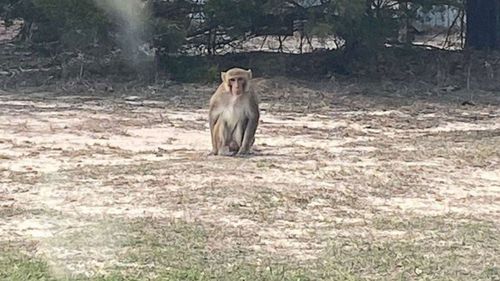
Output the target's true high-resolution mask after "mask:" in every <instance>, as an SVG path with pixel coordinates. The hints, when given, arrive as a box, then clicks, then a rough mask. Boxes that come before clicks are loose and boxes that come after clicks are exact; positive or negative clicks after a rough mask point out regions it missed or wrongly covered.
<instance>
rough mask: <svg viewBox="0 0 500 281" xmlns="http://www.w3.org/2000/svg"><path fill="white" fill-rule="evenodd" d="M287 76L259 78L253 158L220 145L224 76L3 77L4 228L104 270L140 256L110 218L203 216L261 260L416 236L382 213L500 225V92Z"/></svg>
mask: <svg viewBox="0 0 500 281" xmlns="http://www.w3.org/2000/svg"><path fill="white" fill-rule="evenodd" d="M286 83H287V82H286V80H284V79H273V80H265V79H260V80H257V81H256V85H257V91H258V92H259V93H260V95H261V99H262V121H261V124H260V127H259V129H258V132H257V140H256V147H255V153H254V154H253V155H252V156H251V157H248V158H228V157H210V156H207V153H208V151H209V149H210V144H209V131H208V126H207V120H206V115H207V111H206V103H207V101H208V98H209V96H210V93H211V91H212V89H213V88H214V86H213V85H172V86H168V87H165V88H161V89H155V90H154V91H150V90H148V89H141V90H140V91H120V90H117V91H116V92H114V93H113V94H109V95H104V94H102V95H96V94H81V93H80V94H74V93H67V92H66V93H65V92H64V91H62V92H58V91H54V92H42V91H25V92H24V93H21V91H4V92H2V93H1V94H0V107H1V108H2V111H1V113H0V132H1V133H0V208H1V209H0V211H1V212H2V214H4V216H2V219H1V220H0V237H1V238H0V239H1V240H2V241H3V242H6V241H37V243H38V244H37V247H35V250H34V251H35V253H36V254H37V255H39V256H43V257H45V258H46V259H47V260H48V261H49V264H50V265H51V267H52V268H53V269H54V271H55V272H57V274H61V276H73V275H75V274H85V275H89V276H92V275H93V274H96V273H99V272H101V273H102V272H107V271H106V269H107V268H109V267H111V266H124V265H125V264H126V265H127V266H131V264H132V263H127V262H125V261H123V260H122V259H121V255H122V254H123V249H125V248H127V247H130V246H127V245H129V243H130V241H131V240H130V239H132V238H130V237H128V238H127V237H126V233H123V232H124V230H123V228H120V227H119V226H116V227H115V226H113V225H112V224H109V223H106V222H109V221H115V222H116V221H122V222H123V223H124V224H127V222H130V221H131V220H136V219H147V220H152V223H151V224H152V225H154V224H156V223H159V222H175V221H182V222H185V223H188V224H196V225H200V226H202V227H203V229H205V230H206V231H208V233H209V234H210V235H208V234H207V235H205V234H204V235H205V236H203V237H206V239H205V238H204V239H205V240H206V241H205V242H204V243H206V244H204V246H203V247H207V249H210V250H211V251H219V252H228V251H229V252H232V251H234V249H239V250H241V251H242V252H243V253H244V258H243V259H244V260H246V261H248V262H249V263H252V264H259V263H261V262H262V261H263V260H265V259H287V260H293V261H296V262H298V263H307V262H308V261H312V260H318V259H321V257H322V256H323V255H324V253H325V251H327V250H328V249H332V248H331V247H330V246H329V245H331V239H333V238H334V237H343V238H346V237H348V238H349V239H350V238H353V239H354V238H357V239H362V240H363V241H378V240H384V241H386V240H387V241H392V240H395V241H404V240H406V239H408V231H410V230H404V231H403V230H401V229H391V228H389V229H383V228H380V227H376V226H375V224H376V223H377V219H378V218H379V217H380V216H387V217H401V218H407V219H410V218H414V217H429V216H454V217H458V218H466V220H467V221H475V220H476V219H477V218H481V220H482V221H488V222H495V223H492V224H489V227H493V228H498V222H499V221H500V204H499V203H500V177H499V175H500V168H499V167H500V125H499V124H500V107H499V104H500V98H499V97H498V95H494V94H492V93H477V94H476V96H475V98H476V100H477V102H476V103H477V105H476V106H462V105H461V104H460V102H459V101H460V95H461V94H460V93H453V94H451V93H450V94H449V95H445V96H439V97H437V96H430V97H429V96H419V95H413V94H412V93H413V92H412V91H409V92H404V93H401V92H398V93H394V94H392V95H391V94H390V93H389V94H387V95H389V96H388V97H382V98H381V97H380V96H377V95H370V94H369V93H368V90H367V89H369V88H373V91H375V92H376V91H381V89H385V88H384V87H385V86H383V87H382V86H379V87H377V86H376V85H373V84H360V85H353V84H351V83H343V84H342V83H341V84H338V83H333V82H332V83H326V82H325V84H324V85H322V86H321V88H318V85H315V86H314V87H313V86H312V85H309V84H308V83H307V82H293V83H292V82H290V83H289V85H291V86H289V87H288V88H286V89H284V88H281V86H280V85H283V84H286ZM405 93H406V94H405ZM130 95H134V96H138V99H134V103H131V102H130V101H129V100H128V99H126V97H127V96H130ZM462 95H463V96H467V95H468V94H467V93H463V94H462ZM13 210H18V211H13ZM419 233H420V232H419ZM420 234H421V235H423V237H428V236H426V235H427V234H426V232H425V231H422V232H421V233H420ZM120 237H121V238H120ZM360 237H361V238H360ZM497 246H498V245H497ZM496 249H498V247H497V248H496ZM358 250H359V249H358ZM232 258H234V259H241V257H238V256H236V257H235V256H233V257H232ZM497 259H498V258H497Z"/></svg>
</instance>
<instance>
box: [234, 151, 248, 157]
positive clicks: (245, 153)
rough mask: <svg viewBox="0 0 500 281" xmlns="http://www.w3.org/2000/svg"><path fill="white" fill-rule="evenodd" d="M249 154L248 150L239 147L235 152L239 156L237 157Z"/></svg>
mask: <svg viewBox="0 0 500 281" xmlns="http://www.w3.org/2000/svg"><path fill="white" fill-rule="evenodd" d="M249 155H250V151H249V150H248V149H240V150H238V152H237V153H236V156H239V157H246V156H249Z"/></svg>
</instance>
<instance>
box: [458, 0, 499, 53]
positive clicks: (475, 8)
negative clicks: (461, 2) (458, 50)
mask: <svg viewBox="0 0 500 281" xmlns="http://www.w3.org/2000/svg"><path fill="white" fill-rule="evenodd" d="M499 8H500V5H499V4H498V0H468V1H467V5H466V14H467V37H466V46H467V47H468V48H474V49H494V48H498V47H500V45H499V43H500V42H499V40H498V33H499V26H500V21H499V17H500V13H499Z"/></svg>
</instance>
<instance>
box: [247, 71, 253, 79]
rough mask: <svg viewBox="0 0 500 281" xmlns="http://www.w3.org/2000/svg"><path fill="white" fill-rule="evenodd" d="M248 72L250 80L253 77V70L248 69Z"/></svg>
mask: <svg viewBox="0 0 500 281" xmlns="http://www.w3.org/2000/svg"><path fill="white" fill-rule="evenodd" d="M247 73H248V80H250V79H252V70H251V69H248V70H247Z"/></svg>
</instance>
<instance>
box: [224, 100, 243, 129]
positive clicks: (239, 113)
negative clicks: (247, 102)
mask: <svg viewBox="0 0 500 281" xmlns="http://www.w3.org/2000/svg"><path fill="white" fill-rule="evenodd" d="M222 110H223V111H222V113H221V118H222V120H224V122H225V123H226V124H227V125H228V126H229V127H234V126H236V125H237V124H238V123H239V122H243V121H244V120H246V118H247V117H248V116H247V115H248V114H247V110H246V108H245V107H243V106H239V105H238V104H230V105H228V106H226V107H224V108H223V109H222Z"/></svg>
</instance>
